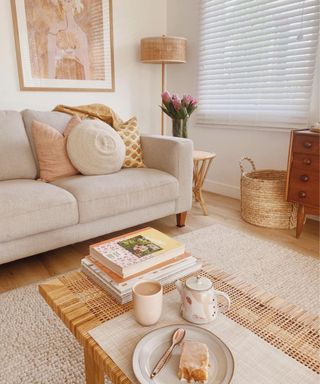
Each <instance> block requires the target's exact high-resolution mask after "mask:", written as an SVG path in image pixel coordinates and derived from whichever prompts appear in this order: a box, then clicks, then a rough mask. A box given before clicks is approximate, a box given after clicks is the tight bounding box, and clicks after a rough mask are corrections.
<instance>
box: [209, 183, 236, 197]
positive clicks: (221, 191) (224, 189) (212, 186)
mask: <svg viewBox="0 0 320 384" xmlns="http://www.w3.org/2000/svg"><path fill="white" fill-rule="evenodd" d="M203 190H204V191H208V192H213V193H217V194H218V195H224V196H229V197H233V198H234V199H240V187H235V186H234V185H230V184H225V183H220V182H219V181H213V180H206V181H205V183H204V186H203Z"/></svg>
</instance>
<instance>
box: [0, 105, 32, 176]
mask: <svg viewBox="0 0 320 384" xmlns="http://www.w3.org/2000/svg"><path fill="white" fill-rule="evenodd" d="M36 175H37V168H36V164H35V160H34V158H33V155H32V150H31V147H30V143H29V140H28V137H27V135H26V131H25V128H24V125H23V120H22V117H21V114H20V113H19V112H16V111H0V180H11V179H35V178H36Z"/></svg>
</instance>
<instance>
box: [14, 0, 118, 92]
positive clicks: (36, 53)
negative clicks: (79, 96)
mask: <svg viewBox="0 0 320 384" xmlns="http://www.w3.org/2000/svg"><path fill="white" fill-rule="evenodd" d="M11 8H12V17H13V25H14V33H15V41H16V51H17V61H18V69H19V81H20V88H21V90H26V91H91V92H93V91H94V92H97V91H101V92H106V91H109V92H112V91H114V88H115V85H114V58H113V32H112V0H11Z"/></svg>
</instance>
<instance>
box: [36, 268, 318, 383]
mask: <svg viewBox="0 0 320 384" xmlns="http://www.w3.org/2000/svg"><path fill="white" fill-rule="evenodd" d="M200 274H201V275H203V276H206V277H208V278H209V279H211V280H212V281H213V282H214V287H215V289H218V290H220V291H224V292H226V293H227V294H228V295H229V296H230V298H231V302H232V306H231V309H230V310H229V311H228V312H226V316H227V317H228V318H230V319H231V320H233V321H235V322H236V323H238V324H240V325H242V326H243V327H245V328H247V329H248V330H250V331H251V332H253V333H254V334H256V335H257V336H259V337H260V338H261V339H263V340H265V341H266V342H267V343H269V344H271V345H273V346H274V347H276V348H278V349H279V350H281V351H282V352H283V353H285V354H287V355H288V356H290V357H292V358H293V359H295V360H296V361H297V362H299V363H300V364H303V365H304V366H306V367H307V368H309V369H310V370H312V371H314V372H316V373H320V358H319V347H320V338H319V328H320V321H319V317H318V316H316V315H313V314H311V313H308V312H307V311H305V310H303V309H301V308H299V307H296V306H294V305H292V304H288V303H287V302H285V301H284V300H283V299H281V298H279V297H276V296H275V295H272V294H268V293H266V292H264V291H263V290H261V289H260V288H257V287H254V286H252V285H250V284H248V283H245V282H244V281H243V280H241V279H240V278H238V277H237V276H234V275H230V274H227V273H224V272H222V271H220V270H217V269H215V268H214V267H212V266H206V267H204V268H203V270H202V271H201V273H200ZM173 289H175V287H174V285H173V284H170V285H169V286H166V287H165V289H164V291H165V293H167V292H169V291H172V290H173ZM39 291H40V293H41V295H42V296H43V297H44V299H45V300H46V301H47V303H48V304H49V306H50V307H51V308H52V309H53V310H54V312H55V313H56V314H57V315H58V316H59V318H60V319H61V320H62V321H63V322H64V323H65V325H66V326H67V327H68V328H69V330H70V331H71V332H72V333H73V334H74V335H75V337H76V338H77V340H78V341H79V342H80V343H81V344H82V345H83V346H86V345H87V346H88V345H89V346H90V347H92V348H93V351H94V356H95V358H96V359H97V360H98V361H99V362H100V364H99V365H101V366H102V365H103V368H104V372H105V374H106V375H107V376H108V377H109V378H110V379H111V381H112V382H113V383H116V384H118V383H121V384H124V383H130V380H129V379H128V378H127V377H126V376H125V374H124V373H123V372H122V371H121V370H120V369H119V367H118V366H117V364H116V362H113V361H112V360H111V359H110V357H109V356H108V355H107V354H106V353H105V352H104V351H103V350H102V349H101V348H100V347H99V346H98V345H97V344H96V343H95V341H94V340H93V339H92V338H91V336H90V335H89V334H88V331H90V330H92V329H93V328H95V327H97V326H98V325H100V324H102V323H104V322H106V321H108V320H111V319H113V318H115V317H117V316H120V315H122V314H124V313H126V312H127V311H129V310H130V309H131V303H128V304H125V305H120V304H118V303H117V302H116V301H115V300H113V298H112V297H111V296H109V295H108V294H107V293H106V292H105V291H104V290H102V289H101V288H100V287H98V286H97V285H96V284H95V283H93V282H92V281H91V280H90V279H88V278H87V277H86V275H84V274H83V273H81V272H71V273H68V274H67V275H65V276H62V277H59V278H57V279H54V280H51V281H49V282H47V283H44V284H41V285H40V286H39Z"/></svg>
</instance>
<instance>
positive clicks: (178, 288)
mask: <svg viewBox="0 0 320 384" xmlns="http://www.w3.org/2000/svg"><path fill="white" fill-rule="evenodd" d="M175 286H176V288H177V290H178V292H179V293H180V295H182V291H183V283H182V281H181V280H177V281H176V282H175Z"/></svg>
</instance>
